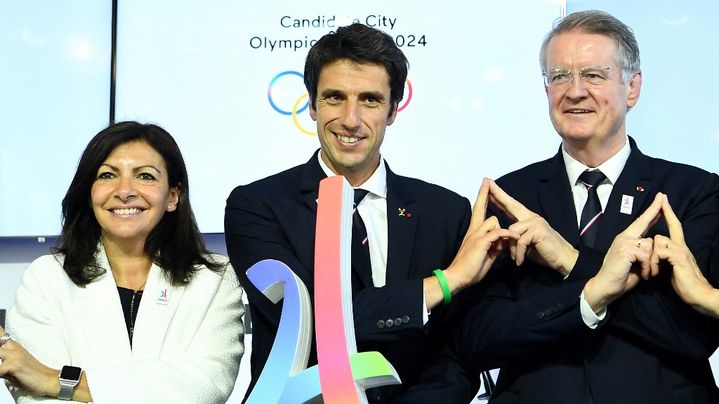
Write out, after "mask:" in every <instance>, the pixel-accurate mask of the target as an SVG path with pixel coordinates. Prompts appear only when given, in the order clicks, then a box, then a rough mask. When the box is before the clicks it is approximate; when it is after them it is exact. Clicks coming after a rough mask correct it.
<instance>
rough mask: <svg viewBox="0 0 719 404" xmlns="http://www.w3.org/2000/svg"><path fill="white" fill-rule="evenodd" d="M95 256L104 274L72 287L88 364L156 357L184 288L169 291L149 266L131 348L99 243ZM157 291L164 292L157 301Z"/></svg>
mask: <svg viewBox="0 0 719 404" xmlns="http://www.w3.org/2000/svg"><path fill="white" fill-rule="evenodd" d="M95 257H96V260H97V263H98V265H99V266H100V267H101V268H102V269H104V270H105V273H104V274H102V275H100V276H99V277H98V278H97V279H95V280H94V281H92V282H91V283H89V284H88V285H87V286H85V287H84V288H83V287H77V288H73V300H74V307H75V309H76V311H77V318H78V324H79V325H80V328H81V329H82V332H83V333H84V335H85V337H86V346H87V349H88V353H89V355H91V357H92V363H97V364H106V365H110V364H115V363H123V362H127V361H129V360H131V359H132V358H135V359H146V358H156V357H157V356H158V355H159V354H160V348H161V345H162V341H163V340H164V336H165V333H166V332H167V329H168V324H169V322H170V320H171V319H172V316H173V315H174V313H175V310H176V309H177V306H178V303H179V301H180V300H181V297H182V293H183V291H184V288H173V287H172V286H171V284H170V283H169V281H168V280H167V279H166V278H165V275H164V273H163V271H162V270H161V269H160V267H158V266H157V265H155V264H152V267H151V268H150V273H149V275H148V278H147V283H146V284H145V291H144V293H143V296H142V300H141V301H140V305H139V308H138V312H137V320H136V322H135V331H134V335H133V344H132V349H131V348H130V340H129V338H128V336H127V328H126V327H125V317H124V314H123V312H122V304H121V303H120V296H119V293H118V291H117V284H116V283H115V279H114V277H113V276H112V271H111V269H110V265H109V263H108V261H107V256H106V255H105V250H104V248H103V247H102V244H99V246H98V251H97V253H96V256H95ZM161 292H165V297H166V298H165V299H164V300H163V299H160V296H161Z"/></svg>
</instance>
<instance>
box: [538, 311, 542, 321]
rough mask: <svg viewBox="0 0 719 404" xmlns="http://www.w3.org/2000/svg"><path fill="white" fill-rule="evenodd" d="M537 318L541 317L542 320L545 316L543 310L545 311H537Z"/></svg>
mask: <svg viewBox="0 0 719 404" xmlns="http://www.w3.org/2000/svg"><path fill="white" fill-rule="evenodd" d="M537 318H538V319H540V320H541V319H543V318H544V312H543V311H540V312H539V313H537Z"/></svg>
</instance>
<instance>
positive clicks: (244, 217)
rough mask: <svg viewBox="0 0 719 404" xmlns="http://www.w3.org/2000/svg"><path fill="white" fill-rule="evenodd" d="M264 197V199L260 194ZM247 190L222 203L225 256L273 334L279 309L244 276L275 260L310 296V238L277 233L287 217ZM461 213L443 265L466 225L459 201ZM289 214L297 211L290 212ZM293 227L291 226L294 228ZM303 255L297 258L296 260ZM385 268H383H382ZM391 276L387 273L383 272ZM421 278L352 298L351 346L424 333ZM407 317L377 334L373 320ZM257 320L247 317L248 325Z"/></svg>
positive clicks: (240, 189)
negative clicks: (257, 265) (224, 206)
mask: <svg viewBox="0 0 719 404" xmlns="http://www.w3.org/2000/svg"><path fill="white" fill-rule="evenodd" d="M263 194H264V193H263ZM264 197H265V196H264V195H260V194H258V193H256V192H254V191H253V189H251V187H249V186H242V187H238V188H236V189H235V190H234V191H233V192H232V194H231V195H230V197H229V198H228V201H227V209H226V213H225V238H226V242H227V251H228V254H229V256H230V260H231V261H232V263H233V266H234V267H235V269H236V271H237V275H238V278H239V279H240V283H242V285H243V286H244V287H245V289H246V291H247V295H248V298H249V300H250V302H251V305H252V309H253V310H256V311H258V312H259V313H258V314H259V315H261V316H262V317H264V320H263V321H269V322H270V323H271V325H272V326H273V327H274V328H276V327H277V326H278V324H279V319H280V314H281V310H280V305H279V304H278V305H275V304H273V303H272V302H271V301H270V300H269V299H267V298H266V297H265V296H264V295H262V293H261V292H260V291H259V290H257V289H256V288H255V287H254V286H253V285H252V283H251V282H250V281H249V279H248V278H247V275H246V273H245V272H246V270H247V269H249V268H250V267H251V266H252V265H254V264H255V263H257V262H258V261H261V260H263V259H275V260H279V261H282V262H283V263H285V264H286V265H287V266H288V267H290V268H291V269H292V270H293V272H295V274H297V275H298V276H299V277H300V279H302V281H303V282H304V283H305V285H306V286H307V289H308V290H309V291H310V294H312V291H313V290H314V278H313V273H314V271H313V270H312V269H311V268H308V267H307V266H306V265H305V264H303V262H305V263H308V262H312V261H313V259H312V256H313V253H314V241H313V240H314V232H313V231H312V232H308V233H307V235H306V236H307V237H311V239H308V240H296V239H291V237H293V236H291V235H288V234H287V231H286V229H285V228H284V227H283V224H282V223H283V221H285V217H282V218H281V217H280V216H282V215H291V212H289V213H288V212H285V211H283V210H282V209H281V208H278V207H277V206H275V205H274V204H273V203H268V202H267V201H265V200H264ZM464 201H465V203H466V206H463V207H464V212H463V215H457V217H461V222H460V223H458V224H457V225H456V227H455V228H456V230H457V234H452V235H450V237H449V238H451V239H452V240H455V242H454V243H453V244H452V246H451V247H450V248H449V249H448V250H452V251H451V252H449V251H448V254H447V256H448V257H450V258H449V262H451V258H452V257H453V256H454V253H455V252H456V251H457V249H458V248H459V245H460V243H461V240H462V235H463V234H464V232H465V231H466V228H467V226H468V223H469V217H470V212H471V211H470V208H469V203H468V202H467V201H466V200H464ZM293 208H295V209H296V208H297V207H296V206H294V207H293ZM308 217H310V218H311V221H308V222H306V223H304V225H305V226H309V227H311V229H314V220H315V215H314V214H312V215H309V216H308ZM295 226H296V224H295ZM294 237H296V236H294ZM301 254H306V256H302V257H300V256H299V255H301ZM449 262H444V263H439V262H438V263H436V264H435V265H436V266H435V267H432V263H426V265H427V268H430V269H429V272H431V269H434V268H439V267H441V266H442V265H443V264H444V265H448V264H449ZM388 265H389V264H388ZM387 270H388V271H391V270H392V269H391V268H388V269H387ZM422 279H423V276H422V277H415V278H413V279H406V280H403V281H400V282H395V283H393V284H391V285H387V286H385V287H382V288H375V287H367V288H364V289H362V290H360V291H358V292H357V293H355V295H354V298H353V313H354V324H355V335H356V337H357V340H359V341H361V340H399V339H401V338H402V334H403V333H405V332H424V324H423V321H422V307H423V304H422V302H423V297H422V296H423V285H422ZM407 313H410V315H409V318H410V321H409V322H408V323H407V324H403V325H401V326H399V327H392V328H389V327H386V328H378V327H377V326H376V324H377V320H378V319H379V318H381V319H385V318H392V319H394V318H397V317H403V316H404V315H406V314H407ZM256 318H257V316H256V315H255V313H254V312H253V321H255V319H256Z"/></svg>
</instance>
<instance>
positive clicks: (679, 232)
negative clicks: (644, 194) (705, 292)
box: [662, 196, 685, 244]
mask: <svg viewBox="0 0 719 404" xmlns="http://www.w3.org/2000/svg"><path fill="white" fill-rule="evenodd" d="M662 212H663V213H664V219H665V220H666V221H667V227H668V228H669V237H671V239H672V240H674V241H676V242H678V243H681V244H685V242H684V230H683V229H682V223H681V222H680V221H679V218H677V215H676V214H675V213H674V209H672V207H671V205H669V198H667V197H666V196H665V198H664V203H662Z"/></svg>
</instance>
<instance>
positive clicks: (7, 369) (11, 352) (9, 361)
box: [0, 327, 60, 397]
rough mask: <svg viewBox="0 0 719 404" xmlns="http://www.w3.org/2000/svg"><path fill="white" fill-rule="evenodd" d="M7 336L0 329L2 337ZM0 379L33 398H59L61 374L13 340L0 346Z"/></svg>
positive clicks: (0, 328)
mask: <svg viewBox="0 0 719 404" xmlns="http://www.w3.org/2000/svg"><path fill="white" fill-rule="evenodd" d="M2 335H7V334H5V330H4V329H3V328H2V327H0V336H2ZM0 360H2V363H0V378H3V379H6V380H8V381H9V382H10V383H12V384H13V385H15V386H16V387H19V388H21V389H23V390H25V391H27V392H28V393H30V394H31V395H33V396H51V397H57V394H58V392H59V391H60V381H59V375H60V372H59V371H58V370H55V369H51V368H49V367H47V366H45V365H43V364H42V363H40V362H39V361H38V360H37V359H35V357H34V356H32V355H30V353H29V352H28V351H27V350H25V348H23V346H22V345H20V344H19V343H18V342H16V341H15V340H13V339H12V338H11V339H9V340H6V341H5V342H4V343H3V344H2V345H0Z"/></svg>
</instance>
